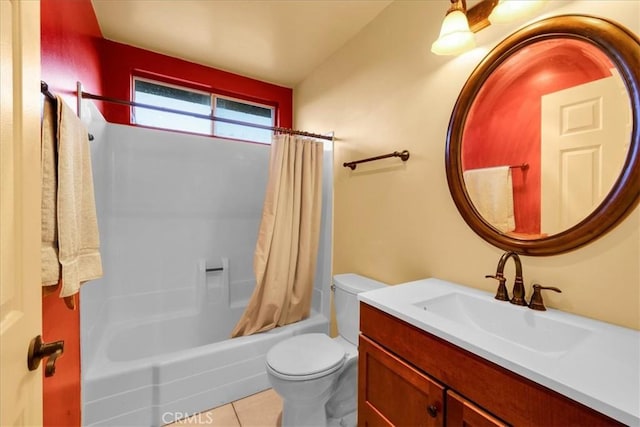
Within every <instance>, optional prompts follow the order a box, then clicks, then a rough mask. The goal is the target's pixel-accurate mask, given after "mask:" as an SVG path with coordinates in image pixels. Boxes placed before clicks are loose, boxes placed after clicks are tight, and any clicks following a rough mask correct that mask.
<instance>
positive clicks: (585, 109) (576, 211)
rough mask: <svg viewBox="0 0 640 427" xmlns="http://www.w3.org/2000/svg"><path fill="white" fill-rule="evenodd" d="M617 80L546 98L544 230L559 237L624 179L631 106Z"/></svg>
mask: <svg viewBox="0 0 640 427" xmlns="http://www.w3.org/2000/svg"><path fill="white" fill-rule="evenodd" d="M611 71H612V76H611V77H606V78H603V79H600V80H596V81H593V82H589V83H585V84H581V85H578V86H574V87H572V88H568V89H564V90H560V91H557V92H554V93H551V94H548V95H544V96H542V111H541V119H542V120H541V123H542V129H541V130H542V132H541V153H540V154H541V175H542V176H541V190H542V191H541V210H542V212H541V222H542V224H541V226H542V227H541V229H542V231H543V232H544V233H546V234H555V233H559V232H561V231H563V230H566V229H568V228H569V227H572V226H574V225H575V224H577V223H579V222H580V221H581V220H583V219H584V218H586V217H587V216H588V215H589V214H590V213H591V212H593V211H594V209H595V208H596V207H597V206H598V205H599V204H600V203H601V202H602V200H603V199H604V197H605V196H606V195H607V194H608V193H609V190H610V189H611V188H612V186H613V184H614V183H615V181H616V179H617V178H618V176H619V173H620V170H621V169H622V165H623V164H624V161H625V158H626V156H627V150H628V148H629V141H630V137H631V106H630V104H629V97H628V95H627V92H626V89H625V86H624V84H623V82H622V81H621V79H620V76H619V74H618V73H617V71H616V70H615V69H613V70H611Z"/></svg>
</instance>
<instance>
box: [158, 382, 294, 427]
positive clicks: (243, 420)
mask: <svg viewBox="0 0 640 427" xmlns="http://www.w3.org/2000/svg"><path fill="white" fill-rule="evenodd" d="M281 416H282V399H281V398H280V396H278V394H277V393H276V392H275V391H273V389H269V390H265V391H263V392H261V393H257V394H254V395H251V396H248V397H245V398H244V399H240V400H236V401H235V402H232V403H228V404H226V405H223V406H220V407H218V408H214V409H212V410H210V411H207V412H203V413H200V414H197V415H194V416H192V417H189V418H186V419H184V420H183V421H178V422H175V423H173V424H169V425H168V426H172V427H174V426H176V427H177V426H216V427H278V426H280V424H281V423H280V419H281ZM168 426H167V427H168Z"/></svg>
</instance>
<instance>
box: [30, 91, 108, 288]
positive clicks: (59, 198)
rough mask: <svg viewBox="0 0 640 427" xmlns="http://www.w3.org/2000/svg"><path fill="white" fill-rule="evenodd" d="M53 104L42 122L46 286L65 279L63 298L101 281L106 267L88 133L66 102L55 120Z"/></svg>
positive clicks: (43, 270) (59, 107) (43, 265)
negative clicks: (101, 247)
mask: <svg viewBox="0 0 640 427" xmlns="http://www.w3.org/2000/svg"><path fill="white" fill-rule="evenodd" d="M49 104H50V102H46V105H45V110H44V117H43V122H42V284H43V285H44V286H48V285H53V284H57V283H58V281H59V280H60V279H61V281H62V286H61V289H60V297H61V298H62V297H67V296H70V295H73V294H76V293H77V292H78V291H79V289H80V284H81V283H83V282H86V281H88V280H92V279H97V278H99V277H101V276H102V261H101V257H100V252H99V246H100V239H99V236H98V221H97V217H96V208H95V200H94V193H93V175H92V173H91V158H90V148H89V141H88V138H87V129H86V128H85V127H84V125H83V124H82V122H81V121H80V119H79V118H78V116H76V115H75V113H74V112H73V111H72V110H71V109H70V108H69V107H68V106H67V105H66V104H65V103H64V102H63V101H62V99H61V98H60V97H58V98H57V117H55V119H54V112H53V111H52V110H53V108H52V106H51V105H49ZM56 119H57V120H56ZM54 125H55V128H54ZM53 129H56V130H57V132H54V130H53ZM56 142H57V144H56ZM56 154H57V156H56ZM56 163H57V165H56Z"/></svg>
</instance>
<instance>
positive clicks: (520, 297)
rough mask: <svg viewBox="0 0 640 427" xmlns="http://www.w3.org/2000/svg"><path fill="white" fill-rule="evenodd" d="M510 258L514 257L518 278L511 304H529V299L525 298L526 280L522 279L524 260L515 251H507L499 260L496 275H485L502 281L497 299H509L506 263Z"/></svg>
mask: <svg viewBox="0 0 640 427" xmlns="http://www.w3.org/2000/svg"><path fill="white" fill-rule="evenodd" d="M509 258H513V261H514V262H515V263H516V278H515V280H514V282H513V297H512V298H511V300H510V302H511V304H515V305H527V301H525V299H524V280H523V279H522V262H520V257H519V256H518V254H517V253H515V252H505V253H504V254H502V256H501V257H500V261H498V268H497V269H496V274H495V275H494V276H490V275H487V276H485V277H491V278H493V279H496V280H498V281H499V282H500V284H499V285H498V292H497V293H496V297H495V298H496V299H498V300H500V301H509V294H508V293H507V287H506V281H507V279H505V277H504V265H505V264H506V263H507V260H508V259H509Z"/></svg>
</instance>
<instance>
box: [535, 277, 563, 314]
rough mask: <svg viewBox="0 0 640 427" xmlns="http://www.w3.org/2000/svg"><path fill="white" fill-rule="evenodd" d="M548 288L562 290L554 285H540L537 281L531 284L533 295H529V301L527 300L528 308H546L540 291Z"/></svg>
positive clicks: (556, 290)
mask: <svg viewBox="0 0 640 427" xmlns="http://www.w3.org/2000/svg"><path fill="white" fill-rule="evenodd" d="M543 290H549V291H554V292H558V293H561V292H562V291H561V290H560V289H558V288H556V287H555V286H542V285H539V284H537V283H534V284H533V295H531V301H529V308H530V309H532V310H539V311H545V310H546V309H547V308H546V307H545V306H544V301H543V300H542V291H543Z"/></svg>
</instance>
